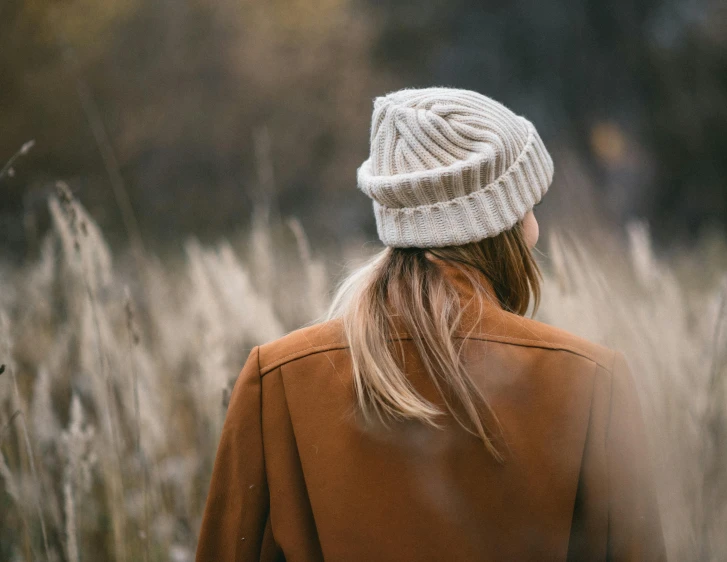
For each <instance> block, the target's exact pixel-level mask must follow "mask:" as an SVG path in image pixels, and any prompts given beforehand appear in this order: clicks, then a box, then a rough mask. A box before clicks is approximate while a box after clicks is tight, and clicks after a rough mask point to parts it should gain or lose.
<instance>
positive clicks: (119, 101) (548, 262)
mask: <svg viewBox="0 0 727 562" xmlns="http://www.w3.org/2000/svg"><path fill="white" fill-rule="evenodd" d="M425 86H454V87H461V88H469V89H473V90H476V91H479V92H481V93H483V94H486V95H488V96H491V97H493V98H495V99H496V100H498V101H501V102H503V103H505V104H506V105H507V106H509V107H510V108H511V109H512V110H514V111H515V112H517V113H519V114H522V115H525V116H526V117H527V118H528V119H529V120H531V121H532V122H533V123H534V124H535V126H536V127H537V129H538V131H539V132H540V134H541V136H542V137H543V139H544V140H545V143H546V145H547V146H548V149H549V151H550V152H551V154H552V155H553V159H554V161H555V168H556V173H555V178H554V182H553V185H552V186H551V188H550V191H549V193H548V196H547V197H545V199H544V201H543V204H542V206H539V207H538V209H537V212H536V214H537V216H538V219H539V220H540V222H541V241H540V242H539V243H538V246H537V248H536V250H537V256H536V257H537V258H538V261H539V263H540V264H541V265H542V269H543V274H544V280H543V291H544V292H543V301H542V306H541V307H540V309H539V310H538V313H537V316H536V319H538V320H542V321H544V322H546V323H549V324H553V325H555V326H559V327H561V328H564V329H566V330H569V331H572V332H574V333H575V334H577V335H579V336H582V337H585V338H588V339H590V340H592V341H595V342H597V343H601V344H604V345H606V346H609V347H611V348H613V349H616V350H619V351H622V352H623V353H625V355H626V357H627V358H628V360H629V364H630V365H631V367H632V370H633V373H634V379H635V382H636V385H637V387H638V390H639V393H640V399H641V403H642V405H643V412H644V417H645V420H646V422H647V426H648V430H649V431H648V432H649V437H650V439H649V441H650V456H651V457H652V458H653V464H654V474H655V476H654V479H655V482H656V485H657V489H658V490H659V503H660V507H661V512H662V517H663V524H664V533H665V537H666V540H667V547H668V551H669V554H670V559H671V560H678V561H682V560H684V561H692V560H700V561H707V560H709V561H712V560H714V561H723V560H727V535H725V533H724V530H725V529H726V528H727V450H726V449H725V443H726V442H727V235H726V234H727V158H725V154H727V2H724V1H718V0H679V1H672V0H638V1H636V0H610V1H609V2H604V1H603V0H578V1H576V0H559V1H554V0H551V1H549V2H534V1H526V0H510V1H509V2H506V3H495V2H482V1H481V0H479V1H475V0H446V1H445V0H419V1H417V2H411V1H408V2H404V1H396V0H393V1H389V2H378V1H376V0H318V1H314V0H214V1H213V0H154V1H152V2H149V1H147V2H142V1H141V0H103V1H102V2H98V1H92V0H0V131H1V132H0V560H3V561H5V560H8V561H10V562H19V561H26V560H41V559H44V560H49V561H54V562H55V561H59V562H66V561H68V562H79V561H80V560H118V561H120V562H124V561H127V560H128V561H137V560H140V561H144V562H150V561H153V562H155V561H159V562H162V561H174V562H192V560H193V559H194V551H195V547H196V538H197V532H198V529H199V525H200V520H201V515H202V509H203V506H204V503H205V501H206V496H207V490H208V486H209V478H210V474H211V470H212V462H213V460H214V457H215V453H216V447H217V443H218V440H219V434H220V430H221V425H222V421H223V419H224V416H225V409H226V404H227V399H228V398H229V392H230V389H231V388H232V385H233V384H234V381H235V380H236V375H237V374H238V373H239V372H240V368H241V367H242V365H243V363H244V361H245V358H246V357H247V355H248V352H249V351H250V349H251V348H252V347H253V346H256V345H259V344H261V343H264V342H267V341H270V340H273V339H276V338H278V337H280V336H282V335H284V334H285V333H287V332H289V331H291V330H294V329H296V328H298V327H300V326H301V325H303V324H305V323H308V322H310V321H311V320H313V319H316V318H321V316H322V315H323V314H324V312H325V310H326V308H327V306H328V304H329V302H330V297H331V294H332V290H333V287H334V282H335V281H336V280H337V279H339V278H340V277H341V275H342V273H345V270H346V268H347V267H350V266H351V265H354V266H355V265H356V264H357V263H360V261H359V260H360V259H361V258H362V257H365V256H366V255H367V254H370V253H372V252H373V251H376V250H377V249H379V248H380V247H381V246H380V244H379V243H378V241H377V239H376V232H375V225H374V218H373V213H372V210H371V202H370V200H369V199H368V198H366V197H365V196H364V195H363V194H362V193H360V192H359V191H358V190H357V189H356V181H355V180H356V169H357V167H358V166H359V165H360V164H361V162H363V160H365V159H366V158H367V156H368V143H369V126H370V118H371V111H372V109H373V100H374V98H375V97H376V96H378V95H383V94H385V93H387V92H390V91H393V90H397V89H399V88H403V87H425ZM130 249H131V250H133V251H129V250H130ZM644 454H645V455H649V451H644Z"/></svg>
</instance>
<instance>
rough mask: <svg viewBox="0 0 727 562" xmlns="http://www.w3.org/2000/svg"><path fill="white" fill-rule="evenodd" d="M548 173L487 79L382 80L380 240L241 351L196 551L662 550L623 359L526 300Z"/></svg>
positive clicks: (273, 554) (373, 169)
mask: <svg viewBox="0 0 727 562" xmlns="http://www.w3.org/2000/svg"><path fill="white" fill-rule="evenodd" d="M552 175H553V163H552V160H551V158H550V156H549V154H548V152H547V150H546V148H545V146H544V145H543V143H542V141H541V139H540V137H539V135H538V133H537V132H536V130H535V128H534V127H533V125H532V124H531V123H530V122H529V121H527V120H526V119H524V118H522V117H519V116H517V115H515V114H514V113H512V112H511V111H509V110H508V109H507V108H505V107H504V106H503V105H501V104H499V103H497V102H495V101H494V100H492V99H490V98H487V97H485V96H483V95H481V94H478V93H476V92H472V91H467V90H458V89H450V88H426V89H405V90H401V91H398V92H393V93H390V94H388V95H386V96H383V97H379V98H376V100H375V102H374V111H373V119H372V126H371V153H370V157H369V158H368V159H367V160H366V161H365V162H364V163H363V164H362V165H361V167H360V168H359V170H358V186H359V188H360V189H361V190H363V192H364V193H365V194H366V195H368V196H369V197H370V198H371V199H373V207H374V211H375V215H376V223H377V227H378V233H379V237H380V238H381V240H382V241H383V243H384V244H385V245H386V246H387V248H386V249H385V250H384V251H382V252H381V253H380V254H379V255H377V256H376V257H375V258H374V259H373V260H372V261H371V262H369V263H368V264H367V265H366V266H364V267H363V268H361V269H360V270H358V271H357V272H355V273H354V275H352V276H351V277H350V278H349V279H348V280H347V281H346V282H345V283H344V284H343V285H342V287H341V289H340V291H339V293H338V295H337V297H336V299H335V300H334V304H333V308H332V313H331V319H330V320H328V321H327V322H323V323H320V324H316V325H314V326H311V327H307V328H304V329H302V330H298V331H295V332H293V333H291V334H289V335H288V336H286V337H284V338H282V339H280V340H277V341H275V342H272V343H268V344H265V345H261V346H259V347H256V348H254V349H253V350H252V352H251V354H250V357H249V359H248V360H247V362H246V364H245V366H244V368H243V370H242V373H241V375H240V377H239V379H238V381H237V383H236V385H235V388H234V391H233V393H232V398H231V401H230V405H229V410H228V413H227V418H226V421H225V425H224V429H223V431H222V437H221V441H220V445H219V450H218V453H217V459H216V461H215V466H214V472H213V475H212V484H211V488H210V494H209V498H208V501H207V506H206V510H205V514H204V519H203V521H202V529H201V533H200V539H199V547H198V550H197V560H198V562H212V561H228V560H229V561H238V562H239V561H258V560H263V561H278V560H280V561H282V560H287V561H318V560H324V559H325V560H328V561H343V562H358V561H362V562H363V561H375V562H379V561H397V562H402V561H429V560H431V561H449V560H453V561H454V560H456V561H470V560H471V561H475V560H476V561H485V560H508V561H509V560H515V561H520V560H538V561H542V560H589V561H591V560H630V561H636V560H639V561H641V560H664V559H665V553H664V544H663V536H662V531H661V524H660V518H659V513H658V509H657V502H656V499H655V491H654V486H653V484H652V478H651V474H650V472H649V462H648V461H647V460H646V458H647V454H646V451H647V447H646V440H645V435H644V426H643V422H642V419H641V414H640V408H639V402H638V399H637V396H636V393H635V390H634V384H633V381H632V378H631V375H630V373H629V369H628V366H627V364H626V361H625V359H624V356H623V355H622V354H621V353H618V352H614V351H612V350H609V349H606V348H604V347H601V346H599V345H595V344H593V343H590V342H588V341H585V340H583V339H580V338H578V337H575V336H573V335H571V334H569V333H567V332H564V331H562V330H558V329H555V328H552V327H550V326H547V325H545V324H542V323H539V322H536V321H533V320H530V319H527V318H525V317H524V315H525V314H526V311H527V310H528V308H529V305H530V304H531V303H532V304H533V309H535V308H537V304H538V300H539V295H540V290H539V270H538V266H537V265H536V263H535V261H534V259H533V257H532V255H531V249H532V248H533V246H534V245H535V243H536V241H537V239H538V226H537V221H536V219H535V216H534V215H533V212H532V209H533V207H534V206H535V205H536V204H537V203H538V202H539V201H540V200H541V198H542V196H543V195H544V194H545V192H546V191H547V189H548V186H549V185H550V182H551V180H552Z"/></svg>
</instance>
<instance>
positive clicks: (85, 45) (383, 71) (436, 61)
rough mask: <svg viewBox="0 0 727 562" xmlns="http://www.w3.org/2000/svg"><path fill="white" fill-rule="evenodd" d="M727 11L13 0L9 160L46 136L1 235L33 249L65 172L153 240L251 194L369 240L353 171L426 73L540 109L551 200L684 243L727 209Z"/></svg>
mask: <svg viewBox="0 0 727 562" xmlns="http://www.w3.org/2000/svg"><path fill="white" fill-rule="evenodd" d="M726 15H727V13H726V11H725V7H724V3H723V2H718V1H709V0H694V1H683V2H667V1H660V2H657V1H655V0H638V1H636V0H613V1H612V2H602V1H597V0H587V1H575V0H561V1H558V2H547V3H543V2H540V3H538V2H532V1H530V2H526V1H524V0H513V1H512V2H508V3H506V4H501V3H492V2H485V3H482V2H476V1H475V0H447V1H445V0H426V1H418V2H385V3H384V2H375V1H373V0H370V1H368V2H354V1H351V0H349V1H347V0H321V1H320V2H315V3H314V2H308V1H306V0H289V1H286V2H283V1H272V2H270V1H268V2H263V1H260V0H220V1H217V2H209V1H207V0H185V1H183V2H178V1H176V0H175V1H160V2H141V1H131V2H129V1H128V0H107V1H106V2H104V3H102V4H98V3H96V2H91V1H90V0H65V1H62V2H25V1H24V0H2V2H1V3H0V128H1V130H2V135H0V161H2V162H0V165H1V164H3V163H4V162H5V161H6V160H8V159H10V158H11V157H12V155H13V154H14V153H15V152H16V151H17V150H18V148H19V147H20V146H21V145H22V144H23V143H24V142H26V141H28V140H30V139H34V140H35V141H36V144H35V146H34V148H33V149H32V150H31V152H30V153H29V154H28V155H26V156H24V157H22V158H19V159H18V160H17V161H16V162H15V165H14V172H15V173H14V174H13V175H12V176H6V177H4V178H2V179H0V236H1V237H2V241H3V244H2V248H3V251H4V253H6V254H13V255H16V256H22V255H24V254H25V253H27V252H28V251H32V250H33V247H34V245H35V244H37V238H38V236H39V235H40V233H41V232H42V230H43V228H44V223H45V222H46V221H47V213H46V211H45V198H46V196H47V194H48V192H49V191H50V190H51V189H52V188H53V185H54V182H55V181H56V180H64V181H66V182H68V183H69V184H70V185H71V187H72V189H73V190H74V191H76V192H77V194H78V195H79V197H80V198H81V200H82V201H83V202H84V203H85V204H86V205H87V206H88V207H89V209H90V211H91V212H92V214H93V215H94V216H95V217H96V218H97V219H98V221H99V222H100V224H101V226H102V228H104V230H105V232H106V233H107V234H108V235H110V238H111V240H112V241H113V242H114V243H115V244H123V243H124V241H125V240H127V239H128V237H129V235H130V231H133V230H135V229H136V228H137V226H136V224H137V223H138V228H139V229H140V232H141V235H142V236H143V238H144V239H145V240H146V241H147V243H150V244H152V245H154V244H162V245H163V244H166V243H173V242H174V241H176V240H179V239H180V238H181V237H183V235H185V234H188V233H195V234H197V235H201V236H203V237H209V238H214V237H216V236H219V235H222V234H226V233H229V232H231V231H232V230H234V229H236V228H238V227H241V226H245V224H246V223H247V222H248V220H249V217H250V214H251V209H253V208H254V207H255V206H256V205H263V206H266V205H267V206H272V207H273V208H274V209H276V210H278V211H279V212H280V214H281V215H284V216H285V215H297V216H298V217H300V218H301V220H302V222H303V224H304V226H305V227H306V228H307V229H308V230H309V232H310V233H311V234H312V235H313V236H315V237H318V238H320V239H325V238H326V237H331V236H335V237H337V238H339V239H340V238H346V237H354V236H355V237H365V236H371V235H372V234H373V219H372V217H371V213H370V208H369V205H370V202H369V201H368V200H367V199H366V198H365V197H364V196H362V195H360V194H358V193H357V192H356V190H355V169H356V167H357V166H358V164H359V163H360V162H361V161H362V160H363V159H364V158H365V157H366V153H367V147H368V126H369V118H370V111H371V101H372V98H373V97H374V96H375V95H379V94H382V93H384V92H386V91H390V90H393V89H396V88H400V87H404V86H425V85H451V86H457V87H466V88H472V89H475V90H478V91H480V92H482V93H485V94H487V95H490V96H492V97H494V98H496V99H498V100H500V101H503V102H504V103H506V104H507V105H509V106H510V107H511V108H513V109H514V110H516V111H517V112H519V113H522V114H524V115H527V116H528V118H530V119H531V120H532V121H533V122H535V123H536V125H537V126H538V129H539V130H541V131H542V135H543V137H544V138H545V140H546V143H548V145H549V147H552V149H553V153H554V156H555V157H556V166H557V169H558V171H557V173H558V175H557V176H556V183H555V184H554V187H556V188H557V189H554V190H553V191H554V193H555V192H560V193H561V195H560V196H559V198H554V199H553V201H554V203H552V204H551V209H550V210H549V213H550V214H551V215H553V216H556V215H559V214H560V215H564V214H566V213H568V212H569V209H568V205H567V204H568V202H571V205H572V204H573V201H578V202H579V203H578V205H580V206H581V207H584V206H586V202H587V203H588V205H589V206H590V207H589V208H591V209H597V210H599V211H601V210H602V211H603V214H604V215H608V216H611V217H614V218H616V219H618V220H623V219H624V218H626V217H629V216H639V217H645V218H647V219H648V220H649V221H650V222H651V224H652V225H653V227H654V232H655V234H656V236H657V239H658V240H660V241H662V242H663V243H668V242H670V241H672V240H673V239H675V238H678V239H680V240H688V239H690V238H692V237H694V236H696V235H699V234H701V232H702V231H703V229H705V228H707V227H710V226H713V225H717V226H719V227H722V228H724V226H725V224H727V160H725V159H724V158H723V155H724V154H725V153H727V133H726V132H725V131H727V23H726V22H727V17H725V16H726ZM576 195H578V197H577V196H576ZM579 197H580V199H579ZM127 198H128V203H129V204H130V210H131V213H129V212H128V209H127V212H126V213H124V208H125V204H126V203H125V201H126V199H127ZM579 208H580V207H579ZM129 214H131V215H132V217H131V218H130V217H129ZM131 234H132V235H133V232H132V233H131Z"/></svg>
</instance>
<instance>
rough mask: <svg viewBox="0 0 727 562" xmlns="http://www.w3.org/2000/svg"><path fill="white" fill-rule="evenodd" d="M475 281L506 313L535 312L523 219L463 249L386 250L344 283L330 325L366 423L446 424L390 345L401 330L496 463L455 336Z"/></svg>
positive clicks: (534, 272)
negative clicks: (340, 330)
mask: <svg viewBox="0 0 727 562" xmlns="http://www.w3.org/2000/svg"><path fill="white" fill-rule="evenodd" d="M430 256H431V257H434V258H435V260H431V259H430ZM438 260H443V261H445V262H447V263H450V264H452V265H454V266H455V267H456V268H457V269H459V270H460V271H461V272H462V273H463V274H464V275H465V277H466V279H467V280H468V281H469V283H471V284H472V287H473V289H474V291H473V293H474V297H473V299H472V300H470V301H469V302H467V303H463V302H461V297H460V296H459V295H458V293H457V291H456V288H455V287H454V286H452V284H451V283H448V282H447V280H446V277H445V275H444V274H443V273H442V271H441V270H440V268H439V266H438V265H437V264H436V261H438ZM478 274H479V275H478ZM481 275H484V276H485V277H486V278H487V279H488V280H489V281H490V283H491V284H492V287H493V289H494V292H495V295H496V296H497V299H498V301H499V302H500V304H501V305H502V307H503V308H504V309H505V310H507V311H510V312H513V313H515V314H519V315H524V314H525V313H526V311H527V309H528V306H529V304H530V302H531V298H532V299H533V300H534V307H533V312H534V311H535V310H537V307H538V304H539V301H540V279H541V275H540V270H539V268H538V265H537V263H536V262H535V260H534V258H533V256H532V254H531V253H530V250H529V249H528V247H527V244H526V243H525V238H524V234H523V229H522V223H521V222H520V223H517V224H516V225H515V226H514V227H513V228H512V229H510V230H507V231H505V232H502V233H501V234H499V235H497V236H495V237H492V238H485V239H484V240H481V241H479V242H472V243H469V244H465V245H462V246H448V247H444V248H386V249H385V250H383V251H382V252H380V253H378V254H377V255H375V256H374V257H373V258H372V259H371V260H369V261H368V262H367V263H366V264H365V265H364V266H362V267H360V268H359V269H357V270H356V271H354V272H353V274H351V275H350V276H349V277H348V278H347V279H346V280H345V281H344V282H343V283H342V284H341V286H340V287H339V290H338V292H337V294H336V296H335V298H334V300H333V303H332V305H331V308H330V311H329V318H341V319H342V320H343V326H344V330H345V334H346V338H347V340H348V344H349V346H350V350H351V356H352V359H353V380H354V387H355V391H356V397H357V402H358V406H359V408H360V412H361V413H362V415H363V418H364V420H365V421H366V422H368V423H371V422H373V421H374V420H379V421H380V422H381V423H383V424H384V425H385V426H387V427H388V422H389V421H392V420H419V421H421V422H423V423H425V424H427V425H430V426H432V427H435V428H438V429H440V428H441V427H442V426H441V425H440V424H439V423H438V422H437V420H436V418H438V417H439V416H441V415H442V414H443V412H442V411H441V410H440V409H439V408H438V407H436V406H435V405H434V404H432V403H431V402H430V401H428V400H426V399H425V398H423V397H422V396H421V395H420V394H419V393H418V392H417V391H416V390H415V388H414V387H413V386H412V384H411V382H410V381H409V380H408V378H407V376H406V374H405V373H404V371H403V369H402V367H401V365H400V362H399V361H398V360H397V357H396V355H395V349H394V342H397V343H398V345H399V347H400V348H401V340H400V339H399V338H397V333H398V329H403V330H404V331H405V333H406V334H408V336H409V337H410V338H411V340H412V341H413V343H414V345H415V346H416V349H417V352H418V353H419V355H420V357H421V359H422V362H423V364H424V367H425V369H426V372H427V374H428V376H429V377H430V379H431V381H432V383H433V384H434V386H435V387H436V389H437V390H438V391H439V392H440V393H441V394H442V397H443V398H444V402H445V404H446V406H447V409H448V410H449V411H450V412H451V414H452V415H453V417H454V419H455V420H456V421H457V422H458V423H459V424H460V425H461V426H462V427H463V428H464V429H465V430H467V431H468V432H469V433H471V434H473V435H475V436H477V437H479V438H480V439H481V440H482V442H483V443H484V445H485V448H486V449H487V450H488V451H489V452H490V453H491V454H492V455H493V456H494V457H495V459H497V460H498V461H502V456H501V455H500V453H499V452H498V451H497V449H496V448H495V446H494V444H493V439H492V437H491V436H490V435H489V434H488V432H487V431H486V429H485V416H486V415H488V414H489V416H490V417H491V418H492V419H493V420H494V422H495V424H497V426H498V427H499V422H498V421H497V417H496V416H495V414H494V412H493V411H492V408H491V407H490V405H489V403H488V401H487V398H486V397H485V396H484V395H483V394H482V392H481V391H480V390H479V388H478V387H477V386H476V385H475V384H474V382H473V381H472V380H471V379H470V377H469V376H468V374H467V372H466V370H465V368H464V365H463V362H462V359H461V350H462V346H463V344H464V341H465V339H466V337H462V336H461V334H460V335H457V332H458V331H459V330H460V326H461V320H462V316H463V313H464V311H465V310H467V309H469V307H470V306H472V305H473V304H474V305H475V306H480V307H481V306H482V304H483V300H482V299H483V298H486V294H487V290H486V288H485V287H484V285H483V283H482V279H481ZM472 301H475V302H472ZM475 310H478V308H476V309H475ZM397 323H398V326H397ZM400 351H401V349H400ZM443 386H445V387H446V389H445V388H443ZM447 391H449V392H447ZM450 394H453V395H454V398H455V400H456V401H457V402H458V403H459V404H460V405H461V406H462V407H463V408H464V412H465V414H466V416H465V417H466V420H465V419H463V418H462V416H461V415H460V414H458V413H457V411H456V409H455V407H454V406H453V405H452V404H451V403H450V402H449V401H448V400H447V398H446V397H447V396H448V395H450ZM478 405H479V407H478ZM467 421H469V423H470V424H471V426H472V427H470V425H468V424H467V423H466V422H467Z"/></svg>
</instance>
